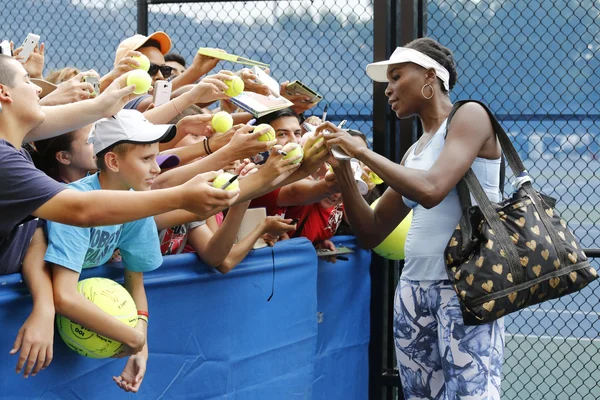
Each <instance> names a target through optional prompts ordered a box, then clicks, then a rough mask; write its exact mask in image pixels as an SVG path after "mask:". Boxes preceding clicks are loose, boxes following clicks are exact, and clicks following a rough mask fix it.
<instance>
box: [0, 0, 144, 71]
mask: <svg viewBox="0 0 600 400" xmlns="http://www.w3.org/2000/svg"><path fill="white" fill-rule="evenodd" d="M136 14H137V8H136V1H135V0H126V1H124V0H5V1H2V3H1V7H0V19H1V20H2V24H1V25H0V38H1V39H0V40H4V39H6V40H12V41H13V42H14V43H15V47H17V46H20V45H21V43H23V41H24V40H25V38H26V37H27V34H28V33H35V34H38V35H40V42H43V43H44V44H45V46H46V57H45V62H46V65H45V69H44V76H45V75H47V74H48V73H50V72H51V71H52V70H55V69H60V68H64V67H76V68H78V69H80V70H87V69H95V70H96V71H98V72H99V73H100V74H105V73H107V72H108V71H110V70H111V68H112V66H113V61H114V58H115V51H116V50H117V46H118V45H119V43H120V42H121V40H123V39H125V38H126V37H129V36H132V35H134V34H135V33H136V28H137V25H136Z"/></svg>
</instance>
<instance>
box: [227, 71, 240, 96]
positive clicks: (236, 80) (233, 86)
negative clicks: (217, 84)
mask: <svg viewBox="0 0 600 400" xmlns="http://www.w3.org/2000/svg"><path fill="white" fill-rule="evenodd" d="M224 82H225V84H226V85H227V86H228V88H227V90H225V94H226V95H227V96H230V97H235V96H237V95H238V94H240V93H242V92H243V91H244V81H243V80H242V78H240V77H239V76H234V77H232V78H231V79H230V80H227V81H224Z"/></svg>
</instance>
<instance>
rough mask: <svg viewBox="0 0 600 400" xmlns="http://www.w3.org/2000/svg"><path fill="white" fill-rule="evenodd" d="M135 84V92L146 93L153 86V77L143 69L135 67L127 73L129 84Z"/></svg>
mask: <svg viewBox="0 0 600 400" xmlns="http://www.w3.org/2000/svg"><path fill="white" fill-rule="evenodd" d="M129 85H135V90H134V91H133V93H134V94H142V93H146V92H147V91H148V89H150V86H152V78H151V77H150V75H148V73H147V72H146V71H144V70H143V69H134V70H133V71H131V72H129V74H128V75H127V86H129Z"/></svg>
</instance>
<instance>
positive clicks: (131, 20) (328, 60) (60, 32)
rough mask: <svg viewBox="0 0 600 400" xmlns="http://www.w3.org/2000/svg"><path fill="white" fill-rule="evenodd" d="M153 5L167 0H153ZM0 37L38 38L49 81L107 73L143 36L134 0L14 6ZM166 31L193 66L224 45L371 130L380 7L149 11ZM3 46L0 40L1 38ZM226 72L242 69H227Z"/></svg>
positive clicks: (172, 7)
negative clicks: (371, 71) (206, 51)
mask: <svg viewBox="0 0 600 400" xmlns="http://www.w3.org/2000/svg"><path fill="white" fill-rule="evenodd" d="M153 3H158V1H154V2H153ZM0 18H1V19H2V21H3V24H2V26H0V37H1V38H2V39H9V40H13V41H14V42H15V45H16V46H18V45H19V44H20V43H22V42H23V40H24V39H25V37H26V36H27V34H28V33H29V32H33V33H36V34H39V35H40V36H41V42H44V43H45V45H46V68H45V70H44V73H45V74H48V73H49V72H50V71H52V70H54V69H58V68H63V67H67V66H72V67H77V68H79V69H82V70H85V69H92V68H93V69H95V70H96V71H98V72H99V73H100V74H104V73H107V72H108V71H109V70H110V69H111V68H112V66H113V61H114V56H115V51H116V48H117V46H118V45H119V42H120V41H121V40H123V39H125V38H126V37H129V36H131V35H133V34H135V33H136V29H137V22H138V21H137V2H136V1H135V0H38V1H34V0H28V1H8V2H7V3H6V4H3V5H2V7H0ZM158 30H163V31H165V32H167V33H168V34H169V35H170V36H171V38H172V39H173V51H175V52H178V53H180V54H181V55H182V56H183V57H184V58H185V59H186V61H187V62H188V63H191V62H192V60H193V57H194V55H195V54H196V51H197V50H198V48H199V47H216V48H221V49H224V50H227V51H228V52H230V53H233V54H237V55H243V56H245V57H249V58H252V59H256V60H260V61H262V62H265V63H269V64H271V73H272V75H273V77H274V78H276V79H277V80H278V81H279V82H283V81H286V80H288V81H294V80H300V81H302V82H303V83H305V84H306V85H308V86H310V87H312V88H314V89H316V90H317V91H318V92H320V93H322V94H323V95H324V100H323V101H322V102H321V103H320V104H319V105H318V106H317V107H316V108H315V109H314V110H313V112H314V113H315V114H317V115H321V113H322V111H323V107H324V105H325V104H326V103H328V104H329V111H328V115H329V116H330V117H329V118H330V119H331V120H332V121H334V122H336V120H337V121H339V120H342V119H347V120H348V124H347V125H346V126H347V127H350V128H354V129H358V130H361V131H363V132H365V133H367V134H369V135H370V133H371V127H372V124H371V119H372V117H371V114H372V113H371V108H372V83H371V81H370V80H369V79H368V77H367V76H366V75H365V73H364V67H365V65H366V64H367V63H369V62H371V61H372V59H373V12H372V0H350V1H349V2H345V3H344V4H343V5H338V4H336V2H334V1H327V0H320V1H300V2H299V1H253V2H239V1H238V2H196V3H193V2H182V3H172V2H169V4H153V5H149V6H148V32H150V33H151V32H154V31H158ZM2 39H0V40H2ZM219 68H226V69H230V70H238V69H240V68H242V66H241V65H240V64H231V63H225V62H222V63H221V64H220V65H219Z"/></svg>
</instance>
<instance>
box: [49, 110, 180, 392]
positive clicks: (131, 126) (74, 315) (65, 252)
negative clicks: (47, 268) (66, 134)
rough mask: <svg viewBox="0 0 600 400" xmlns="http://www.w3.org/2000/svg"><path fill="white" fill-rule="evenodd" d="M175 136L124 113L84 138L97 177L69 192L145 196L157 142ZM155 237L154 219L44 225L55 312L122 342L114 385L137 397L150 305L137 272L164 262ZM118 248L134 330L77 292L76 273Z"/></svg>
mask: <svg viewBox="0 0 600 400" xmlns="http://www.w3.org/2000/svg"><path fill="white" fill-rule="evenodd" d="M174 135H175V126H174V125H153V124H151V123H150V122H148V121H147V120H146V119H145V118H144V116H143V115H142V114H141V113H139V112H137V111H135V110H123V111H121V112H119V113H118V114H117V115H115V116H114V117H111V118H104V119H101V120H100V121H98V122H96V123H95V124H94V127H93V128H92V131H91V132H90V135H89V142H90V143H92V144H93V146H94V152H95V154H96V157H97V163H98V169H99V171H100V172H98V173H96V174H94V175H90V176H87V177H85V178H83V179H80V180H79V181H76V182H73V183H71V184H69V185H68V186H69V187H70V188H72V189H75V190H79V191H93V190H103V189H104V190H131V189H133V190H136V191H147V190H150V187H151V185H152V182H153V180H154V178H155V177H156V176H157V175H158V174H159V173H160V168H159V166H158V164H157V155H158V143H159V142H165V141H169V140H171V139H172V138H173V136H174ZM156 231H157V229H156V224H155V222H154V219H153V218H152V217H148V218H144V219H140V220H137V221H133V222H129V223H125V224H120V225H112V226H102V227H97V228H78V227H73V226H69V225H63V224H59V223H55V222H48V224H47V234H48V249H47V251H46V255H45V257H44V260H45V261H46V262H49V263H50V265H51V268H52V279H53V288H54V305H55V308H56V312H57V313H59V314H61V315H63V316H65V317H67V318H69V319H71V320H73V321H75V322H76V323H79V324H81V325H82V326H85V327H86V328H88V329H90V330H92V331H94V332H96V333H98V334H100V335H102V336H106V337H108V338H110V339H113V340H116V341H119V342H121V343H123V346H124V348H123V353H124V354H131V356H130V357H129V360H128V362H127V364H126V366H125V368H124V369H123V371H122V372H121V374H120V376H116V377H113V379H114V381H115V382H116V383H117V385H118V386H119V387H120V388H122V389H124V390H126V391H132V392H137V390H138V389H139V387H140V384H141V383H142V379H143V378H144V374H145V371H146V362H147V359H148V345H147V342H146V334H147V321H148V301H147V299H146V294H145V291H144V282H143V273H144V272H146V271H152V270H154V269H156V268H158V267H159V266H160V265H161V264H162V256H161V253H160V247H159V242H158V236H157V235H156ZM117 248H118V249H119V250H120V252H121V257H122V260H123V266H124V268H125V270H124V275H125V283H124V285H125V287H126V288H127V290H128V291H129V292H130V293H131V295H132V297H133V299H134V301H135V304H136V306H137V309H138V315H139V316H140V317H139V321H138V324H137V326H136V327H135V328H131V327H129V326H127V325H125V324H123V323H121V322H120V321H118V320H117V319H115V318H113V317H112V316H110V315H109V314H107V313H106V312H104V311H103V310H102V309H100V308H99V307H98V306H97V305H95V304H94V303H93V302H92V301H90V300H88V299H87V298H85V297H84V296H83V295H82V294H80V293H79V292H78V290H77V282H78V280H79V275H80V273H81V270H82V268H89V267H95V266H98V265H102V264H104V263H105V262H107V261H108V260H109V259H110V257H111V256H112V254H113V251H114V250H115V249H117Z"/></svg>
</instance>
